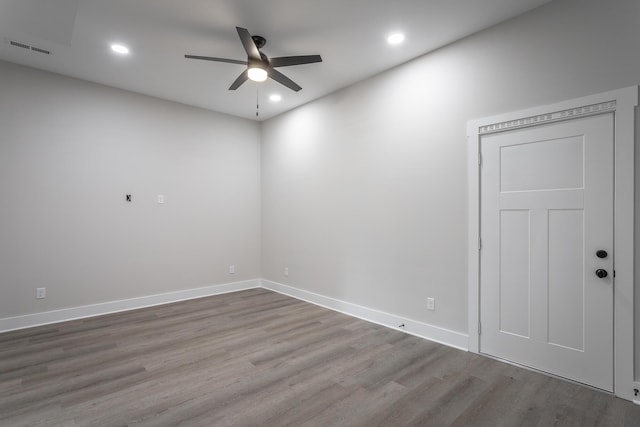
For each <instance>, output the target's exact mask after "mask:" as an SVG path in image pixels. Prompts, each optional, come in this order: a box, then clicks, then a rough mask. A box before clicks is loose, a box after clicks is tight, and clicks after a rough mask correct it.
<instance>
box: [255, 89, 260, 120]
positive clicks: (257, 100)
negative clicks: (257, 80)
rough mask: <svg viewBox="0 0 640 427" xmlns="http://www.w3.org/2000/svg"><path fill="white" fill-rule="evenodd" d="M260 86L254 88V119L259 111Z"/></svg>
mask: <svg viewBox="0 0 640 427" xmlns="http://www.w3.org/2000/svg"><path fill="white" fill-rule="evenodd" d="M259 95H260V86H257V87H256V117H258V111H259V110H260V96H259Z"/></svg>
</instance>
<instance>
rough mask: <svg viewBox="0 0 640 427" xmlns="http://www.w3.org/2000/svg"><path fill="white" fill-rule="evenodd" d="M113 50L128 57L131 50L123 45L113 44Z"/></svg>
mask: <svg viewBox="0 0 640 427" xmlns="http://www.w3.org/2000/svg"><path fill="white" fill-rule="evenodd" d="M111 50H112V51H114V52H115V53H119V54H120V55H126V54H128V53H129V48H128V47H126V46H125V45H122V44H112V45H111Z"/></svg>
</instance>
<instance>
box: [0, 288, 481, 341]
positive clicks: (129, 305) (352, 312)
mask: <svg viewBox="0 0 640 427" xmlns="http://www.w3.org/2000/svg"><path fill="white" fill-rule="evenodd" d="M260 287H262V288H265V289H268V290H271V291H274V292H278V293H281V294H284V295H287V296H290V297H293V298H297V299H300V300H303V301H307V302H309V303H312V304H315V305H319V306H321V307H325V308H328V309H331V310H334V311H338V312H340V313H344V314H347V315H349V316H353V317H357V318H359V319H363V320H366V321H369V322H372V323H377V324H379V325H382V326H386V327H389V328H392V329H396V330H399V331H402V332H405V333H408V334H411V335H415V336H418V337H420V338H424V339H428V340H431V341H435V342H438V343H440V344H444V345H448V346H450V347H455V348H458V349H461V350H465V351H466V350H467V349H468V340H469V337H468V336H467V335H465V334H463V333H460V332H455V331H451V330H448V329H444V328H440V327H438V326H433V325H429V324H428V323H424V322H419V321H416V320H411V319H407V318H404V317H401V316H397V315H393V314H389V313H385V312H383V311H378V310H374V309H371V308H367V307H363V306H361V305H357V304H353V303H350V302H346V301H341V300H338V299H335V298H330V297H326V296H324V295H320V294H316V293H313V292H309V291H305V290H302V289H298V288H294V287H292V286H288V285H283V284H281V283H276V282H272V281H270V280H261V279H253V280H246V281H242V282H233V283H225V284H221V285H212V286H206V287H203V288H196V289H187V290H184V291H176V292H168V293H164V294H157V295H149V296H144V297H138V298H130V299H125V300H118V301H109V302H104V303H99V304H91V305H84V306H80V307H72V308H65V309H61V310H54V311H46V312H43V313H34V314H27V315H24V316H16V317H7V318H4V319H0V333H1V332H8V331H13V330H17V329H24V328H31V327H34V326H42V325H48V324H52V323H59V322H66V321H68V320H75V319H84V318H87V317H94V316H100V315H103V314H111V313H117V312H121V311H129V310H135V309H138V308H145V307H152V306H156V305H162V304H169V303H172V302H178V301H185V300H189V299H194V298H202V297H207V296H212V295H220V294H225V293H229V292H237V291H244V290H247V289H255V288H260ZM402 324H404V328H400V327H399V325H402Z"/></svg>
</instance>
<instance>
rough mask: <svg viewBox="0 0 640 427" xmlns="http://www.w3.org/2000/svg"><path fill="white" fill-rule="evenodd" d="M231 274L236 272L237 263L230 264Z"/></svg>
mask: <svg viewBox="0 0 640 427" xmlns="http://www.w3.org/2000/svg"><path fill="white" fill-rule="evenodd" d="M229 274H236V266H235V265H230V266H229Z"/></svg>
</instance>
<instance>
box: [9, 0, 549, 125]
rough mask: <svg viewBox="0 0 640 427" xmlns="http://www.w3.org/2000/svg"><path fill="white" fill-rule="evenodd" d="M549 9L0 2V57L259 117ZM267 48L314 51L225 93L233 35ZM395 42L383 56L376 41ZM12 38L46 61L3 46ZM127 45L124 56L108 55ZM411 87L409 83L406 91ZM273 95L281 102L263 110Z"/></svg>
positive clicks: (304, 1) (364, 1) (459, 2)
mask: <svg viewBox="0 0 640 427" xmlns="http://www.w3.org/2000/svg"><path fill="white" fill-rule="evenodd" d="M549 1H550V0H180V1H176V0H135V1H134V0H0V37H2V42H0V59H4V60H6V61H10V62H15V63H18V64H23V65H27V66H31V67H35V68H40V69H44V70H48V71H53V72H56V73H60V74H64V75H68V76H72V77H77V78H80V79H85V80H89V81H93V82H97V83H102V84H105V85H108V86H114V87H117V88H122V89H127V90H131V91H134V92H139V93H143V94H147V95H152V96H156V97H159V98H164V99H169V100H173V101H177V102H181V103H184V104H189V105H194V106H198V107H203V108H206V109H210V110H214V111H219V112H223V113H227V114H232V115H235V116H239V117H245V118H250V119H256V95H257V89H258V88H259V94H260V116H259V117H258V118H257V119H258V120H265V119H268V118H270V117H273V116H275V115H277V114H280V113H282V112H285V111H287V110H290V109H292V108H294V107H297V106H299V105H302V104H304V103H307V102H309V101H311V100H314V99H317V98H319V97H322V96H324V95H326V94H329V93H331V92H334V91H336V90H338V89H340V88H343V87H345V86H348V85H350V84H352V83H355V82H357V81H359V80H363V79H365V78H367V77H370V76H373V75H375V74H377V73H380V72H381V71H384V70H387V69H389V68H392V67H394V66H396V65H399V64H402V63H404V62H406V61H409V60H411V59H413V58H416V57H418V56H420V55H423V54H425V53H427V52H429V51H432V50H434V49H437V48H439V47H441V46H444V45H446V44H448V43H451V42H453V41H455V40H458V39H460V38H463V37H465V36H468V35H470V34H473V33H475V32H477V31H480V30H482V29H484V28H488V27H490V26H492V25H495V24H497V23H499V22H502V21H504V20H507V19H509V18H512V17H514V16H516V15H519V14H521V13H524V12H526V11H528V10H531V9H533V8H535V7H538V6H540V5H542V4H544V3H547V2H549ZM236 26H240V27H245V28H247V29H248V30H249V31H250V32H251V34H257V35H261V36H263V37H265V38H266V39H267V45H266V46H265V47H264V48H263V49H262V50H263V51H264V52H265V53H266V54H267V55H268V56H270V57H277V56H290V55H307V54H320V55H322V58H323V60H324V62H322V63H319V64H308V65H300V66H294V67H286V68H280V71H281V72H283V73H284V74H285V75H287V76H288V77H290V78H291V79H293V80H294V81H295V82H296V83H298V84H299V85H301V86H302V87H303V90H301V91H300V92H297V93H296V92H293V91H291V90H289V89H287V88H285V87H284V86H281V85H279V84H277V83H275V82H274V81H272V80H268V81H267V82H265V83H255V82H251V81H248V82H247V83H245V84H244V85H242V86H241V87H240V88H239V89H238V90H237V91H229V90H227V89H228V87H229V85H231V83H232V82H233V81H234V80H235V78H236V77H237V76H238V75H239V74H240V73H241V72H242V71H243V70H244V67H243V66H242V65H235V64H227V63H215V62H209V61H195V60H188V59H185V58H184V54H193V55H203V56H216V57H223V58H232V59H239V60H246V54H245V53H244V50H243V48H242V45H241V43H240V40H239V38H238V35H237V33H236V30H235V27H236ZM395 31H401V32H403V33H405V34H406V41H405V42H404V43H403V44H402V45H400V46H395V47H391V46H389V45H388V44H387V43H386V37H387V35H389V34H390V33H392V32H395ZM10 39H14V40H18V41H21V42H24V43H27V44H30V45H33V46H36V47H40V48H44V49H47V50H51V51H52V53H51V55H44V54H41V53H37V52H34V51H29V50H25V49H22V48H18V47H15V46H11V45H10V44H9V43H8V40H10ZM114 42H120V43H123V44H125V45H127V46H129V47H130V49H131V54H130V55H128V56H126V57H118V56H116V55H114V54H113V53H112V52H111V51H110V49H109V46H110V45H111V43H114ZM409 84H410V82H409ZM271 93H279V94H281V95H282V97H283V99H282V101H281V102H280V103H277V104H276V103H272V102H270V101H268V95H270V94H271Z"/></svg>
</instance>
